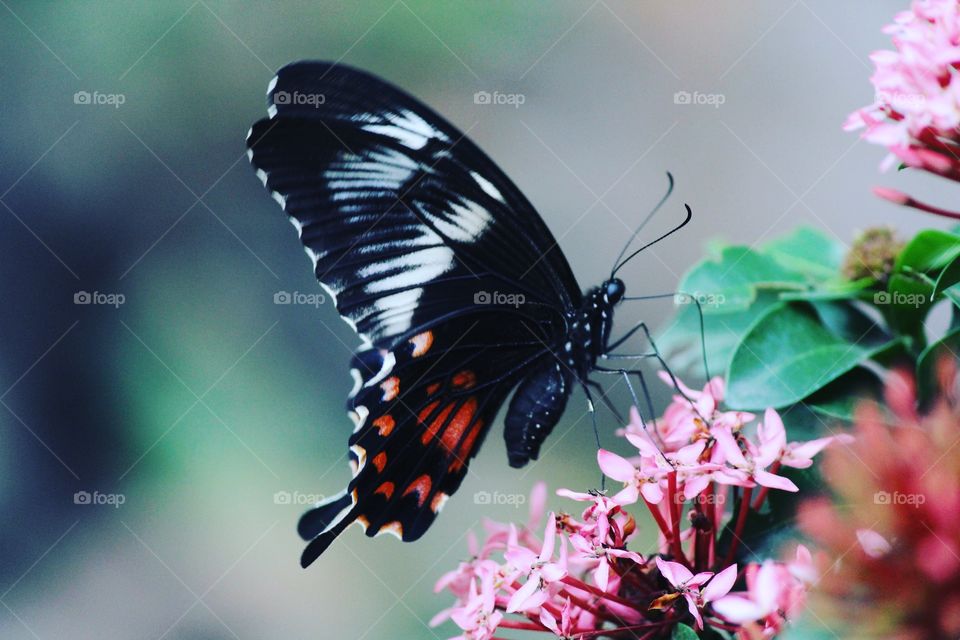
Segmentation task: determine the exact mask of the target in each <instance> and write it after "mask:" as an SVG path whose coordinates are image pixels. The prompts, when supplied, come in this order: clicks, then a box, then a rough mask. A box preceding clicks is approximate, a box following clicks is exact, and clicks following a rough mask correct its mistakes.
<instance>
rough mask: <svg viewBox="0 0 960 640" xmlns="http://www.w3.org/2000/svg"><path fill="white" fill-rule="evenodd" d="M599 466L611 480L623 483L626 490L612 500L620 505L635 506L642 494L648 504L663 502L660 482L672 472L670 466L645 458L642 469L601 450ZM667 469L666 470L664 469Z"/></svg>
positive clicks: (598, 456) (599, 452)
mask: <svg viewBox="0 0 960 640" xmlns="http://www.w3.org/2000/svg"><path fill="white" fill-rule="evenodd" d="M597 464H598V465H599V466H600V470H601V471H603V473H605V474H606V475H607V477H609V478H613V479H614V480H616V481H618V482H622V483H623V484H624V485H625V486H624V488H623V489H622V490H621V491H620V492H619V493H618V494H617V495H615V496H613V498H612V500H613V501H614V502H616V503H617V504H619V505H628V504H633V503H634V502H636V501H637V499H638V498H639V496H640V494H643V497H644V499H645V500H646V501H647V502H652V503H653V504H656V503H658V502H660V501H661V500H663V490H662V489H661V488H660V480H661V479H662V478H663V477H664V476H665V475H666V473H668V472H669V471H670V467H669V465H662V466H661V465H659V464H657V462H656V461H655V460H651V459H650V458H647V457H645V458H644V462H643V463H642V465H641V466H642V468H641V469H638V468H636V467H634V466H633V465H632V464H631V463H630V462H628V461H627V460H626V459H624V458H621V457H620V456H618V455H617V454H615V453H613V452H611V451H607V450H605V449H600V450H599V451H597ZM664 467H666V468H664Z"/></svg>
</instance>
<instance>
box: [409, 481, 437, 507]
mask: <svg viewBox="0 0 960 640" xmlns="http://www.w3.org/2000/svg"><path fill="white" fill-rule="evenodd" d="M431 486H433V481H432V480H430V476H428V475H427V474H424V475H422V476H420V477H419V478H417V479H416V480H414V481H413V482H411V483H410V485H409V486H408V487H407V488H406V490H404V492H403V495H404V496H408V495H410V494H411V493H416V494H417V506H418V507H422V506H423V504H424V503H425V502H426V501H427V496H428V495H430V487H431Z"/></svg>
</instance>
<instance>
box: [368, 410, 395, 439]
mask: <svg viewBox="0 0 960 640" xmlns="http://www.w3.org/2000/svg"><path fill="white" fill-rule="evenodd" d="M373 426H375V427H376V428H377V429H379V430H380V435H381V436H382V437H384V438H386V437H387V436H388V435H390V432H391V431H393V428H394V427H396V426H397V422H396V420H394V419H393V416H390V415H384V416H380V417H379V418H377V419H376V420H374V421H373Z"/></svg>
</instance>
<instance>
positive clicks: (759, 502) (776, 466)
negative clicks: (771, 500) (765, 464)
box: [750, 460, 780, 511]
mask: <svg viewBox="0 0 960 640" xmlns="http://www.w3.org/2000/svg"><path fill="white" fill-rule="evenodd" d="M778 471H780V461H779V460H777V461H776V462H774V463H773V465H771V467H770V473H773V474H776V473H777V472H778ZM768 493H770V487H761V488H760V493H758V494H757V498H756V500H754V501H753V505H751V507H750V508H751V509H753V510H754V511H760V507H762V506H763V501H764V500H766V499H767V494H768Z"/></svg>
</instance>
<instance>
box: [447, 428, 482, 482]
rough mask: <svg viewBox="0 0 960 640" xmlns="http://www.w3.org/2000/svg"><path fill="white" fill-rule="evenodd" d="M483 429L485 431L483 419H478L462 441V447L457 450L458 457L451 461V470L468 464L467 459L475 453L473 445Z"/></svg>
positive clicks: (457, 469)
mask: <svg viewBox="0 0 960 640" xmlns="http://www.w3.org/2000/svg"><path fill="white" fill-rule="evenodd" d="M481 431H483V421H482V420H477V421H476V422H475V423H473V426H472V427H470V431H469V432H468V433H467V435H466V437H465V438H464V439H463V442H461V443H460V448H459V449H458V450H457V457H456V458H454V460H453V462H451V463H450V467H449V469H450V471H459V470H460V469H462V468H463V467H464V466H466V464H467V460H469V459H470V456H471V455H472V454H473V447H474V445H476V443H477V438H479V437H480V432H481Z"/></svg>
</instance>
